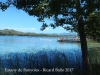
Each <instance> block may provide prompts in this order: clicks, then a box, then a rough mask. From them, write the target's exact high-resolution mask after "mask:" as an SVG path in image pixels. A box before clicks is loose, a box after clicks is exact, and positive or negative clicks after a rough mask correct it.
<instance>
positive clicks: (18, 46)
mask: <svg viewBox="0 0 100 75" xmlns="http://www.w3.org/2000/svg"><path fill="white" fill-rule="evenodd" d="M57 39H58V38H57V37H29V36H0V61H1V62H0V67H1V68H2V71H3V72H4V73H7V74H6V75H8V73H10V72H5V68H8V69H12V68H14V69H19V68H21V69H23V68H27V69H30V68H31V69H39V70H42V69H43V68H47V69H52V68H54V69H56V68H62V69H65V68H73V69H74V70H73V73H75V72H76V71H79V72H80V73H81V69H82V67H81V66H82V64H81V63H82V62H81V61H82V60H81V47H80V43H67V42H66V43H64V42H62V43H61V42H57ZM2 71H1V72H0V75H2V73H3V72H2ZM11 73H12V72H11ZM26 73H27V74H28V73H29V74H30V72H17V74H18V75H25V74H26ZM66 73H69V72H66ZM76 73H77V72H76ZM14 74H16V73H12V75H14ZM32 74H35V75H63V72H56V71H55V72H51V73H48V72H47V73H45V72H38V73H37V72H32Z"/></svg>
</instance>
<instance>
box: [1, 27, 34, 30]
mask: <svg viewBox="0 0 100 75" xmlns="http://www.w3.org/2000/svg"><path fill="white" fill-rule="evenodd" d="M3 29H14V30H19V31H34V30H36V28H10V27H7V28H3Z"/></svg>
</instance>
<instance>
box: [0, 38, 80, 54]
mask: <svg viewBox="0 0 100 75" xmlns="http://www.w3.org/2000/svg"><path fill="white" fill-rule="evenodd" d="M57 39H58V38H57V37H29V36H0V54H5V53H17V52H20V53H21V52H31V51H32V52H34V53H37V52H39V51H41V50H44V51H45V50H46V51H47V50H59V51H69V52H73V51H75V50H79V51H80V49H81V47H80V43H64V42H63V43H62V42H57Z"/></svg>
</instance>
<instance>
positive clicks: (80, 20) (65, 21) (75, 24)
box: [8, 0, 100, 75]
mask: <svg viewBox="0 0 100 75" xmlns="http://www.w3.org/2000/svg"><path fill="white" fill-rule="evenodd" d="M9 3H12V4H13V5H14V6H15V7H16V8H18V9H22V10H24V11H25V12H27V13H28V14H29V15H31V16H37V17H38V21H41V22H43V25H42V27H41V30H44V29H45V28H46V27H48V26H51V27H53V28H56V27H58V26H61V27H63V28H64V29H66V30H72V31H73V30H74V31H76V32H78V33H79V36H80V40H81V49H82V70H83V71H82V74H83V75H90V66H89V59H88V50H87V42H86V35H85V30H84V26H85V25H87V16H89V14H91V13H92V12H93V11H98V10H99V9H100V0H9V1H8V4H9ZM45 18H49V19H53V20H54V23H51V24H50V25H47V24H46V22H45Z"/></svg>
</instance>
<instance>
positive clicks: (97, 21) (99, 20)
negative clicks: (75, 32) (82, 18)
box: [85, 10, 100, 41]
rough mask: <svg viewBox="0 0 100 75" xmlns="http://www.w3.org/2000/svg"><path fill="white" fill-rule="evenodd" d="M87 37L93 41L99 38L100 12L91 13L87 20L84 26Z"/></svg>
mask: <svg viewBox="0 0 100 75" xmlns="http://www.w3.org/2000/svg"><path fill="white" fill-rule="evenodd" d="M85 31H86V33H87V35H89V36H90V37H92V38H93V39H94V40H97V41H98V40H99V38H100V10H99V11H94V12H92V13H91V14H90V15H89V16H88V18H87V25H86V26H85Z"/></svg>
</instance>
